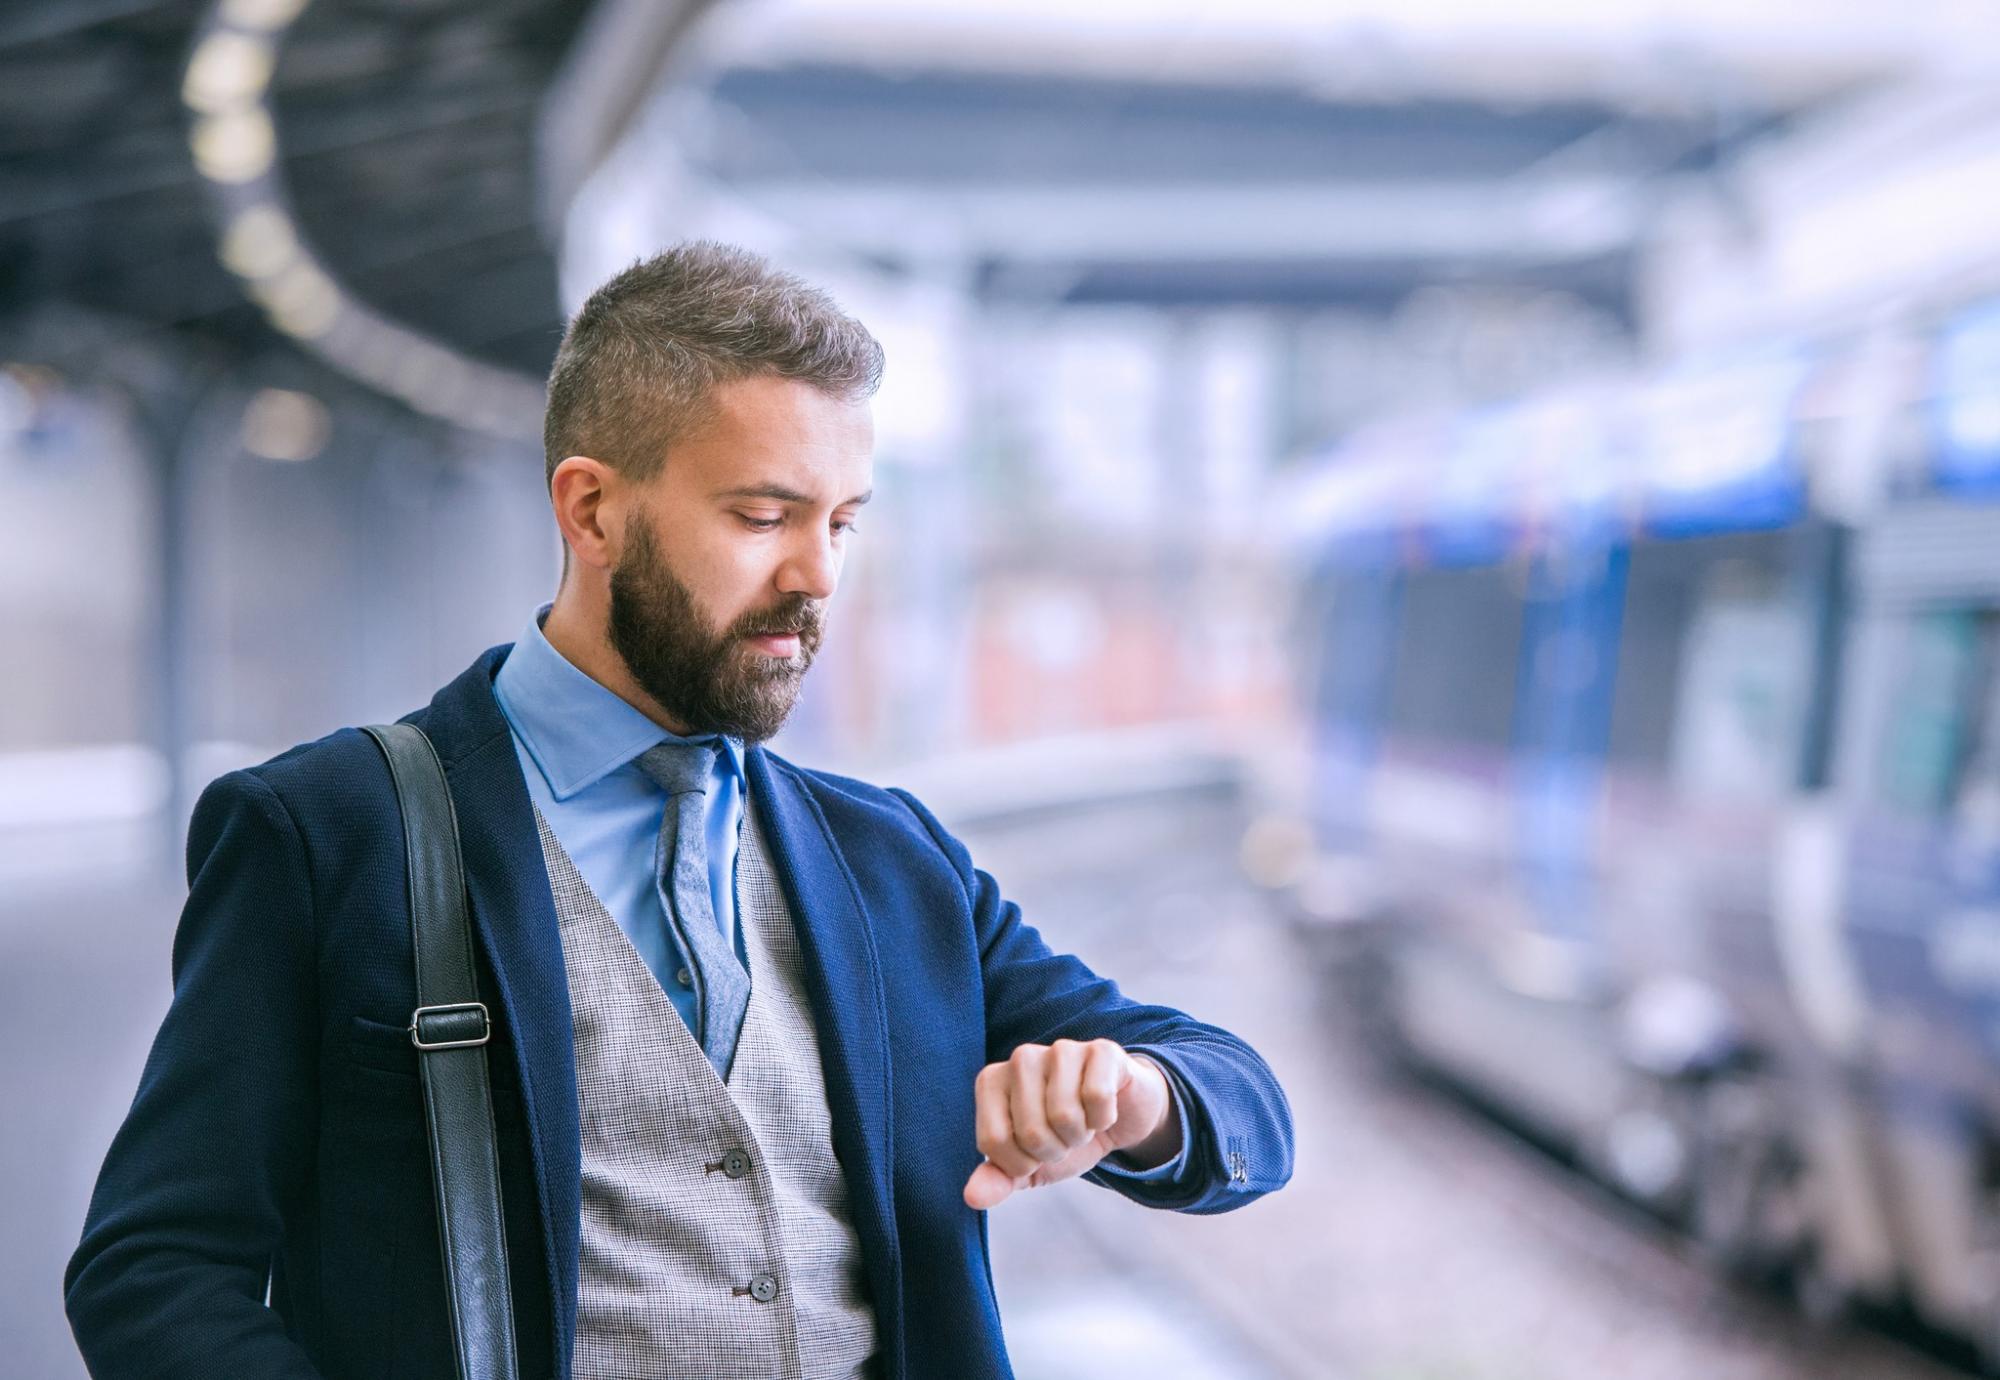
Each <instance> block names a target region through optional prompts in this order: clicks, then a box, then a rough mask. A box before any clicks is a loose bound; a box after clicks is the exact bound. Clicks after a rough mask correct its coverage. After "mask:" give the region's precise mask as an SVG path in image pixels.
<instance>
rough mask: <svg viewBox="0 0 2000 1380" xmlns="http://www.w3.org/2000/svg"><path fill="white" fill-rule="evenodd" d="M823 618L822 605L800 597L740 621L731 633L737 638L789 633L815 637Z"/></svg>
mask: <svg viewBox="0 0 2000 1380" xmlns="http://www.w3.org/2000/svg"><path fill="white" fill-rule="evenodd" d="M825 616H826V610H825V607H824V605H823V604H820V603H816V602H814V601H813V600H811V599H807V598H805V597H804V596H800V598H799V599H798V600H797V601H796V602H795V603H790V604H784V605H780V606H779V607H778V608H776V609H772V610H769V611H766V612H763V613H758V614H753V615H751V616H749V617H747V618H744V619H742V620H740V621H739V622H738V623H737V625H736V627H735V629H734V630H733V632H734V635H735V636H737V637H763V636H784V635H786V634H791V633H796V634H798V635H799V636H801V637H817V636H818V635H819V633H820V628H821V624H822V622H823V620H824V619H825Z"/></svg>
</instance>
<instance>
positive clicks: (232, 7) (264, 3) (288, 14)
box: [221, 0, 307, 31]
mask: <svg viewBox="0 0 2000 1380" xmlns="http://www.w3.org/2000/svg"><path fill="white" fill-rule="evenodd" d="M306 4H307V0H223V3H222V9H221V16H222V19H223V21H224V22H225V23H229V24H234V25H237V26H238V27H239V28H244V29H263V30H267V31H268V30H271V29H282V28H284V27H285V26H286V25H287V24H289V23H291V22H292V21H293V20H294V19H297V18H298V17H299V15H300V14H302V13H304V11H305V7H306Z"/></svg>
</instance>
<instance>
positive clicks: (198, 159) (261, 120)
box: [190, 106, 278, 183]
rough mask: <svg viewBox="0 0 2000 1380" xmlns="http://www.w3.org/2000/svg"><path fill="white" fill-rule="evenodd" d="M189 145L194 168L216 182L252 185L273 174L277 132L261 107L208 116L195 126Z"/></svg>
mask: <svg viewBox="0 0 2000 1380" xmlns="http://www.w3.org/2000/svg"><path fill="white" fill-rule="evenodd" d="M190 142H191V143H192V145H193V148H194V162H195V166H196V167H198V168H200V169H201V173H202V176H204V177H206V178H209V179H211V180H213V181H216V182H239V183H240V182H249V181H251V180H252V179H254V178H258V177H262V176H263V175H264V174H265V173H267V172H269V171H270V170H271V159H272V156H273V155H274V154H275V153H276V152H277V148H278V136H277V132H276V131H275V130H273V129H272V128H271V117H270V116H269V115H267V114H265V113H264V111H263V109H262V108H261V107H258V106H250V107H248V108H245V109H240V110H231V111H228V112H225V113H224V114H221V115H207V116H203V117H202V118H201V119H200V120H198V121H196V122H195V127H194V133H193V135H192V136H191V140H190Z"/></svg>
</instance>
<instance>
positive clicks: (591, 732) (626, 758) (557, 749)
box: [493, 604, 743, 800]
mask: <svg viewBox="0 0 2000 1380" xmlns="http://www.w3.org/2000/svg"><path fill="white" fill-rule="evenodd" d="M552 607H553V604H543V605H542V606H541V607H540V608H538V609H536V610H535V616H534V617H533V618H531V619H529V620H528V626H527V630H526V631H525V632H523V633H522V634H521V636H520V637H519V638H518V639H516V640H515V643H514V647H513V650H511V651H510V652H508V654H507V660H506V661H505V662H503V663H502V664H501V666H500V672H499V674H498V675H496V676H495V677H494V679H493V693H494V695H495V696H496V697H497V698H498V699H499V701H500V708H501V709H502V711H503V712H505V714H506V715H507V721H508V723H510V724H511V725H513V728H514V731H515V733H517V734H519V735H520V738H521V742H522V745H523V746H525V747H526V748H527V749H528V755H529V756H530V757H531V758H533V759H534V763H535V765H536V766H537V767H539V768H540V769H541V773H542V779H543V780H545V781H547V782H548V783H549V791H550V793H551V794H552V795H554V796H555V798H556V799H557V800H567V799H569V798H570V797H571V796H573V795H575V794H576V793H577V792H578V791H580V790H583V789H584V788H585V787H586V786H589V785H592V784H593V783H595V782H597V781H600V780H602V779H603V778H604V777H606V776H608V775H610V774H611V773H612V772H614V771H616V770H617V769H618V768H620V767H622V766H624V765H625V764H626V763H627V762H630V761H631V760H632V759H633V758H635V757H637V756H638V755H639V754H640V753H642V752H644V751H646V749H648V748H650V747H653V746H654V745H656V744H659V743H664V742H668V741H701V740H704V739H707V738H713V737H718V736H720V737H721V739H722V743H723V745H724V747H726V748H727V749H728V751H727V752H725V753H723V754H722V756H721V757H719V758H718V759H717V760H718V761H727V762H728V763H729V764H730V767H731V769H732V770H734V771H735V773H736V776H737V779H738V780H739V781H740V780H742V779H743V743H742V741H741V740H740V739H737V738H732V737H729V736H727V735H716V734H699V735H696V737H695V738H694V739H689V740H683V739H681V738H680V735H678V734H674V733H669V732H667V730H665V729H664V728H661V727H660V726H659V725H658V724H656V723H654V722H653V721H652V720H651V719H649V718H647V717H646V716H645V715H644V714H642V713H640V712H639V711H638V710H637V709H636V708H634V707H633V706H632V705H630V704H627V703H626V702H625V701H624V700H622V699H620V698H619V697H618V696H617V695H616V694H614V693H612V691H611V690H609V689H608V688H606V687H605V686H603V685H601V684H599V683H598V682H597V681H595V680H593V679H591V678H590V677H589V676H588V675H586V674H585V673H584V672H583V671H581V670H579V669H578V668H577V666H576V665H575V663H573V662H571V661H570V659H569V658H568V657H566V656H564V655H563V654H562V653H561V652H559V651H557V650H556V649H555V648H554V647H553V646H552V645H550V643H549V640H548V638H547V637H545V636H543V634H542V621H543V620H544V619H546V618H547V617H548V616H549V610H550V608H552Z"/></svg>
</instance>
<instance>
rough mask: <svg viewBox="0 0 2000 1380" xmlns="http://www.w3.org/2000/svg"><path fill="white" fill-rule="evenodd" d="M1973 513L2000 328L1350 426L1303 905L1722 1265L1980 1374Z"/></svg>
mask: <svg viewBox="0 0 2000 1380" xmlns="http://www.w3.org/2000/svg"><path fill="white" fill-rule="evenodd" d="M1996 496H2000V305H1993V306H1986V307H1980V308H1967V309H1963V310H1960V311H1958V312H1957V313H1956V314H1954V315H1951V316H1948V317H1945V318H1942V319H1940V320H1937V321H1935V322H1932V323H1929V324H1928V326H1927V328H1926V329H1925V330H1924V331H1923V332H1921V333H1915V334H1911V333H1905V334H1899V335H1887V334H1879V335H1876V336H1872V337H1868V338H1862V339H1856V340H1852V341H1845V342H1836V343H1819V344H1813V345H1799V344H1786V345H1771V346H1768V347H1760V348H1755V349H1745V350H1743V351H1740V352H1738V353H1735V354H1733V355H1729V356H1726V357H1715V358H1711V359H1708V360H1705V361H1701V362H1699V363H1697V364H1690V365H1687V366H1685V367H1682V368H1679V369H1676V370H1673V371H1670V372H1667V373H1664V374H1660V375H1656V376H1653V377H1649V378H1646V379H1643V380H1615V379H1614V380H1604V381H1600V382H1598V383H1595V384H1587V385H1579V386H1578V387H1576V388H1573V389H1571V390H1569V391H1567V392H1565V393H1562V394H1552V395H1549V396H1544V397H1538V398H1532V399H1527V400H1523V401H1521V402H1518V403H1516V404H1512V405H1509V406H1506V407H1499V408H1492V409H1487V410H1485V411H1482V412H1479V413H1475V414H1473V415H1469V416H1462V417H1454V418H1448V419H1443V420H1436V419H1433V420H1429V421H1423V420H1417V421H1411V422H1406V423H1401V424H1393V425H1385V426H1381V427H1377V428H1374V429H1372V430H1370V431H1368V432H1366V433H1363V434H1358V435H1356V436H1354V437H1351V438H1350V439H1349V440H1348V441H1347V442H1345V443H1343V445H1342V446H1341V447H1340V448H1339V449H1338V450H1337V451H1335V452H1333V453H1331V454H1329V455H1327V456H1325V457H1322V458H1321V460H1319V461H1318V462H1315V464H1314V465H1313V466H1312V467H1311V469H1310V472H1309V474H1308V476H1307V478H1306V480H1305V481H1304V482H1303V483H1302V484H1301V486H1300V489H1299V492H1298V493H1297V494H1296V496H1295V499H1296V501H1295V504H1294V507H1295V510H1296V512H1297V514H1298V520H1299V524H1300V531H1301V533H1302V535H1303V538H1304V548H1303V549H1304V550H1305V551H1306V553H1307V560H1308V564H1309V569H1310V571H1311V574H1310V577H1309V579H1308V580H1307V582H1306V585H1305V588H1306V590H1307V595H1308V597H1307V600H1306V604H1305V608H1306V610H1307V616H1306V627H1305V630H1304V632H1305V637H1304V642H1305V644H1306V645H1309V646H1310V647H1312V648H1313V651H1314V656H1313V662H1314V664H1313V666H1312V667H1311V668H1310V674H1309V676H1308V678H1307V679H1308V683H1309V691H1308V701H1309V708H1310V719H1311V729H1312V743H1313V748H1312V754H1313V755H1312V762H1313V768H1312V772H1311V774H1310V778H1311V786H1310V803H1309V813H1310V815H1311V823H1312V831H1313V836H1314V839H1315V850H1314V860H1313V862H1312V864H1311V865H1310V866H1309V867H1306V868H1305V869H1303V870H1302V872H1301V873H1300V875H1299V877H1298V880H1297V881H1296V885H1295V894H1294V898H1293V899H1294V903H1295V904H1294V906H1293V914H1294V915H1295V916H1296V917H1297V918H1298V924H1299V925H1300V926H1301V928H1302V931H1303V933H1304V934H1305V936H1306V937H1307V938H1308V939H1309V940H1310V941H1312V942H1313V943H1315V944H1317V945H1320V946H1322V947H1323V949H1324V951H1325V952H1326V953H1328V954H1329V955H1333V954H1338V955H1340V957H1341V961H1342V962H1343V963H1344V964H1348V965H1352V964H1354V963H1357V962H1358V963H1363V964H1364V965H1365V968H1366V971H1367V972H1368V973H1369V975H1370V977H1369V980H1368V981H1366V982H1365V983H1362V984H1360V985H1358V986H1357V987H1356V988H1355V989H1354V990H1355V991H1357V992H1362V993H1365V994H1366V995H1367V1000H1368V1011H1367V1013H1366V1014H1367V1015H1368V1017H1369V1021H1368V1028H1369V1029H1371V1030H1373V1031H1375V1032H1376V1033H1378V1034H1379V1035H1380V1036H1381V1037H1382V1038H1383V1039H1384V1040H1386V1041H1389V1042H1391V1043H1392V1044H1393V1046H1394V1047H1395V1048H1396V1049H1397V1050H1398V1051H1400V1052H1402V1053H1404V1054H1406V1055H1407V1056H1409V1057H1411V1058H1413V1059H1415V1060H1418V1061H1420V1062H1421V1063H1423V1064H1424V1065H1427V1066H1429V1067H1431V1068H1433V1069H1435V1070H1440V1071H1442V1072H1444V1073H1445V1074H1447V1075H1449V1076H1450V1077H1451V1078H1452V1079H1453V1080H1455V1081H1457V1082H1458V1083H1460V1084H1461V1085H1463V1086H1465V1087H1467V1088H1469V1089H1472V1090H1473V1091H1475V1092H1476V1093H1477V1094H1478V1095H1479V1096H1480V1097H1481V1098H1482V1099H1484V1100H1486V1101H1487V1102H1489V1103H1491V1104H1493V1105H1495V1106H1497V1107H1499V1108H1501V1109H1503V1110H1504V1111H1506V1112H1507V1113H1508V1114H1509V1115H1510V1117H1512V1118H1514V1119H1516V1120H1517V1121H1519V1122H1520V1123H1522V1124H1524V1125H1526V1126H1528V1127H1530V1128H1532V1129H1533V1130H1535V1131H1536V1132H1537V1133H1539V1134H1540V1135H1541V1136H1543V1137H1544V1138H1546V1139H1548V1140H1551V1141H1554V1142H1556V1143H1558V1144H1560V1145H1562V1146H1564V1147H1566V1148H1567V1149H1568V1150H1569V1151H1570V1152H1572V1154H1573V1155H1574V1157H1575V1158H1576V1160H1577V1161H1579V1162H1580V1163H1582V1164H1583V1165H1584V1166H1586V1167H1587V1168H1588V1169H1589V1170H1591V1171H1592V1172H1594V1173H1596V1174H1598V1175H1601V1176H1602V1177H1603V1178H1604V1179H1605V1180H1606V1181H1608V1182H1609V1183H1611V1184H1613V1185H1615V1186H1616V1187H1618V1188H1619V1189H1621V1190H1622V1191H1624V1192H1625V1193H1628V1194H1630V1195H1631V1196H1633V1197H1635V1198H1637V1199H1639V1200H1641V1201H1643V1202H1645V1203H1647V1204H1650V1205H1651V1206H1652V1207H1654V1208H1655V1209H1657V1210H1658V1211H1660V1212H1661V1213H1664V1214H1668V1215H1670V1216H1671V1217H1672V1218H1674V1219H1675V1220H1677V1221H1678V1222H1680V1223H1681V1224H1683V1225H1684V1226H1685V1227H1686V1229H1687V1230H1688V1231H1689V1232H1690V1233H1691V1234H1692V1235H1693V1237H1694V1238H1695V1239H1696V1240H1697V1241H1698V1242H1699V1243H1700V1244H1701V1246H1702V1247H1703V1248H1704V1249H1705V1251H1706V1252H1708V1253H1710V1254H1711V1255H1712V1257H1713V1258H1714V1259H1715V1260H1716V1261H1717V1262H1718V1263H1720V1264H1721V1265H1723V1266H1725V1267H1727V1268H1730V1269H1733V1270H1738V1271H1743V1272H1746V1273H1752V1274H1762V1275H1769V1276H1770V1277H1773V1278H1781V1279H1786V1280H1789V1281H1790V1282H1791V1283H1792V1284H1793V1286H1794V1287H1795V1288H1797V1289H1798V1291H1799V1293H1800V1295H1801V1298H1802V1300H1803V1301H1804V1302H1806V1303H1808V1304H1810V1305H1811V1306H1812V1307H1814V1308H1816V1309H1837V1308H1839V1307H1841V1306H1843V1305H1844V1304H1846V1303H1849V1302H1852V1301H1858V1300H1866V1301H1873V1302H1880V1303H1889V1304H1905V1305H1907V1306H1909V1307H1910V1308H1912V1309H1913V1310H1914V1311H1915V1312H1916V1313H1918V1314H1919V1315H1920V1316H1921V1317H1922V1318H1923V1319H1925V1320H1926V1321H1928V1322H1929V1323H1931V1324H1933V1325H1935V1326H1937V1327H1939V1328H1941V1329H1945V1330H1948V1331H1950V1332H1953V1333H1956V1334H1958V1335H1960V1336H1962V1337H1963V1338H1965V1339H1966V1340H1967V1341H1968V1342H1970V1343H1971V1344H1972V1346H1974V1347H1975V1348H1976V1349H1977V1351H1978V1353H1979V1354H1980V1355H1981V1356H1982V1357H1983V1358H1984V1359H1985V1360H1986V1362H1987V1363H1989V1364H1991V1365H1993V1366H1995V1367H1996V1368H2000V503H1996V502H1993V501H1991V500H1992V499H1993V498H1995V497H1996Z"/></svg>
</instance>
